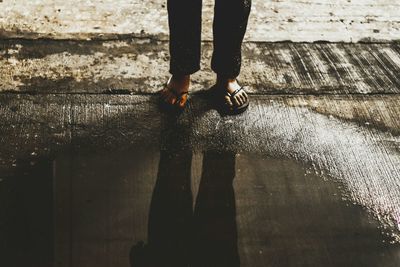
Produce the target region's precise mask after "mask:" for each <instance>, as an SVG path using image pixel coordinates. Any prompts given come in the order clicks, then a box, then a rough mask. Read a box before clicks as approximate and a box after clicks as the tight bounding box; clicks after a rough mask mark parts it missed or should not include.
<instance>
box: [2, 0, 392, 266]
mask: <svg viewBox="0 0 400 267" xmlns="http://www.w3.org/2000/svg"><path fill="white" fill-rule="evenodd" d="M253 3H254V4H253V12H252V16H251V22H250V28H249V31H248V33H247V36H246V42H245V43H244V44H243V59H244V64H243V70H242V73H241V75H240V77H239V80H240V81H241V82H242V83H243V84H246V85H248V90H249V93H250V95H251V100H252V102H251V105H250V108H249V110H248V111H247V112H245V113H244V114H242V115H239V116H236V117H235V116H222V115H220V114H219V113H218V112H217V111H216V110H215V109H214V107H213V106H212V105H211V104H210V101H209V99H207V96H206V95H205V94H204V92H205V91H206V89H207V88H209V87H210V86H211V85H212V83H213V79H214V78H213V75H212V73H211V70H210V68H209V63H210V57H211V52H212V43H211V42H210V41H211V32H210V30H211V19H212V1H205V5H204V20H203V22H204V27H203V39H204V43H203V58H202V71H200V72H198V73H196V74H195V75H194V76H193V78H194V79H193V87H192V91H191V95H190V100H189V104H188V107H187V109H186V110H185V112H184V113H183V114H181V115H179V116H175V115H172V114H168V113H165V112H162V111H161V110H159V108H158V96H157V95H155V92H157V91H158V90H159V89H161V87H162V85H163V84H164V82H165V81H166V79H167V78H168V75H169V74H168V60H169V55H168V36H167V31H168V29H167V27H166V15H167V14H166V7H165V2H164V1H159V0H154V1H148V2H139V1H108V0H107V1H106V0H104V1H81V0H79V1H78V0H74V1H45V0H35V1H29V2H26V1H19V0H17V1H7V0H3V1H1V0H0V38H1V37H2V38H11V39H2V40H0V265H3V264H5V265H6V266H7V267H14V266H15V267H20V266H24V267H27V266H28V267H29V266H32V267H34V266H35V267H37V266H43V267H45V266H49V267H50V266H58V267H61V266H65V267H66V266H74V267H86V266H87V267H92V266H96V267H103V266H104V267H114V266H129V265H131V266H132V267H140V266H138V265H135V264H133V263H132V262H131V264H129V260H131V261H132V255H129V250H130V249H131V248H132V246H135V245H136V246H139V247H140V244H141V243H140V242H145V243H146V245H148V243H147V242H148V236H147V230H148V225H149V221H150V218H149V217H150V214H151V211H149V208H150V203H151V199H152V198H154V191H156V190H155V189H154V186H155V184H157V181H158V179H159V174H160V173H162V174H166V175H167V176H168V175H169V176H170V177H169V178H173V177H175V176H176V175H175V174H178V176H179V175H181V174H182V173H191V175H190V177H187V178H188V179H189V178H190V179H192V183H191V184H190V187H191V189H192V192H193V195H192V197H193V200H194V199H195V196H196V194H200V195H201V193H200V192H201V189H200V188H201V186H200V185H201V182H200V180H201V179H202V177H203V176H204V172H206V173H207V172H208V173H210V172H211V173H212V172H213V171H214V172H215V171H216V170H217V169H219V170H221V169H222V170H224V169H225V168H215V167H212V166H211V167H210V166H208V165H207V161H205V160H204V158H206V155H210V151H211V152H212V151H214V152H215V151H218V153H222V155H224V156H223V157H221V159H220V157H218V156H217V157H216V158H214V160H221V162H222V163H224V162H225V164H227V163H229V162H231V163H232V162H234V164H235V165H234V175H235V180H234V183H233V187H232V188H233V189H232V192H231V193H232V194H235V197H234V199H233V202H234V203H228V205H225V207H226V208H231V210H230V211H229V210H228V213H229V212H234V214H235V217H234V221H232V222H230V223H232V224H234V225H235V226H236V227H234V228H235V229H234V230H235V231H237V234H238V238H237V240H236V241H235V242H234V243H235V244H233V245H234V246H237V249H238V252H239V254H240V262H241V266H242V267H264V266H279V267H281V266H299V265H302V266H332V267H333V266H360V267H361V266H362V267H366V266H384V267H389V266H390V267H392V266H393V267H394V266H399V264H400V258H399V255H400V253H399V251H400V247H399V244H400V119H399V118H400V92H399V91H400V77H399V75H398V73H399V71H400V46H399V44H398V43H396V42H391V41H393V40H398V39H399V38H398V36H399V31H400V27H399V23H400V19H399V15H398V12H397V10H398V7H400V6H399V5H400V3H397V2H396V1H387V0H379V1H370V0H357V1H342V0H340V1H334V2H332V1H326V0H318V1H292V0H291V1H289V0H282V1H271V2H265V1H261V0H254V2H253ZM42 37H44V38H48V39H45V40H42V39H41V40H37V38H42ZM15 38H22V39H15ZM54 39H68V40H54ZM87 39H97V40H87ZM99 39H103V40H99ZM110 39H113V40H110ZM282 40H292V41H305V42H314V41H318V40H325V41H345V42H357V41H361V43H350V44H348V43H325V42H315V43H292V42H277V43H269V42H266V41H282ZM377 41H382V42H380V43H378V42H377ZM171 151H172V152H173V153H172V152H171ZM186 151H189V154H190V155H191V156H190V157H185V156H187V155H186V154H185V153H186ZM214 152H212V153H214ZM174 153H177V154H178V156H179V154H180V153H183V155H184V156H181V158H183V159H185V160H183V161H182V162H180V161H173V160H172V161H171V162H172V163H173V162H175V163H176V162H177V163H176V164H177V165H175V166H174V167H173V168H171V169H172V170H174V172H172V171H171V169H170V168H167V169H165V166H164V169H163V167H162V166H163V165H162V164H161V163H160V161H161V159H162V158H163V155H164V157H166V158H171V157H172V159H173V156H174ZM212 153H211V154H212ZM232 153H233V154H232ZM189 154H188V155H189ZM227 155H230V156H232V155H234V158H229V157H228V156H227ZM214 157H215V155H214ZM211 162H212V161H211ZM180 163H182V164H181V165H179V164H180ZM208 164H209V163H208ZM228 165H229V164H228ZM167 166H168V165H167ZM180 167H183V168H180ZM231 167H232V166H231ZM157 168H158V169H157ZM221 175H222V176H223V175H224V173H223V171H222V172H221V173H216V174H215V176H216V177H218V178H220V177H221ZM216 181H217V180H216ZM189 182H190V181H189ZM186 183H187V181H185V184H183V185H180V184H176V185H175V186H177V187H176V188H175V189H174V188H173V187H171V188H172V189H173V190H175V191H173V190H172V191H171V192H169V194H167V195H168V196H175V195H177V196H179V195H180V194H182V193H185V192H186V191H185V190H187V184H186ZM199 184H200V185H199ZM214 186H215V185H214ZM171 188H170V189H171ZM185 188H186V189H185ZM229 188H230V187H229ZM222 193H223V192H222ZM225 193H226V192H225ZM220 195H221V194H220ZM218 199H219V198H218V197H216V198H215V200H216V201H217V202H218ZM189 204H190V205H192V204H193V203H189ZM211 204H212V203H211ZM225 204H226V203H225ZM215 206H216V205H213V204H212V207H215ZM174 207H175V205H172V206H169V207H168V206H166V207H165V210H166V211H167V212H168V211H171V212H172V210H173V208H174ZM224 212H227V211H226V210H225V211H224ZM172 217H173V218H175V219H177V220H178V221H179V220H180V219H181V218H180V217H179V216H172ZM228 224H229V222H228ZM211 226H213V225H210V228H212V227H211ZM222 226H223V227H224V229H226V228H227V226H229V225H227V224H222ZM216 233H226V232H224V231H216ZM200 251H201V249H200ZM21 255H23V256H21ZM136 256H137V255H136ZM205 258H207V257H205ZM133 259H135V257H133ZM219 267H223V266H219ZM229 267H232V266H229Z"/></svg>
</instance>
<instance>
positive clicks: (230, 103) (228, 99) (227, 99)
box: [225, 95, 233, 107]
mask: <svg viewBox="0 0 400 267" xmlns="http://www.w3.org/2000/svg"><path fill="white" fill-rule="evenodd" d="M225 103H226V104H227V105H228V106H229V107H232V106H233V103H232V101H231V98H230V97H229V96H227V95H226V96H225Z"/></svg>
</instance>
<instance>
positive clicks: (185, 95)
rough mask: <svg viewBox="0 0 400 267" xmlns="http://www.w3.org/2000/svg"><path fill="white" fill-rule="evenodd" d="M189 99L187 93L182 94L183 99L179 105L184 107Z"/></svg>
mask: <svg viewBox="0 0 400 267" xmlns="http://www.w3.org/2000/svg"><path fill="white" fill-rule="evenodd" d="M186 101H187V94H184V95H182V97H181V100H180V101H179V107H181V108H183V107H184V106H185V104H186Z"/></svg>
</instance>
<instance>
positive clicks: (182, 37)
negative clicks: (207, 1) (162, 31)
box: [167, 0, 202, 75]
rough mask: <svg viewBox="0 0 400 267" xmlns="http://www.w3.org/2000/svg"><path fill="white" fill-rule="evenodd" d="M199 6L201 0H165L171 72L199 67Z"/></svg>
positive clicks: (178, 72) (180, 71)
mask: <svg viewBox="0 0 400 267" xmlns="http://www.w3.org/2000/svg"><path fill="white" fill-rule="evenodd" d="M201 7H202V0H167V9H168V24H169V38H170V40H169V51H170V69H169V72H170V73H171V74H174V75H186V74H192V73H194V72H196V71H198V70H199V69H200V53H201Z"/></svg>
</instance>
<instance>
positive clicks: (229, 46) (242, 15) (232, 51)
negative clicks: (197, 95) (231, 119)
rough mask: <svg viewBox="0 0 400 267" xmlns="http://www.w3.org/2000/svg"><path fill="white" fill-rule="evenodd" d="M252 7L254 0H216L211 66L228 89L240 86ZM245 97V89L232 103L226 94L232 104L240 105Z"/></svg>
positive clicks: (219, 80) (220, 81) (218, 81)
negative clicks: (244, 39)
mask: <svg viewBox="0 0 400 267" xmlns="http://www.w3.org/2000/svg"><path fill="white" fill-rule="evenodd" d="M250 10H251V0H215V8H214V21H213V37H214V40H213V44H214V51H213V55H212V59H211V69H212V70H213V71H214V72H215V73H216V74H217V84H219V85H220V86H222V87H223V88H224V89H226V90H227V91H228V92H229V93H233V92H234V91H235V90H237V89H239V88H240V86H239V84H238V83H237V81H236V77H237V76H238V75H239V73H240V69H241V63H242V53H241V47H242V42H243V38H244V35H245V33H246V29H247V22H248V18H249V15H250ZM246 99H247V94H246V93H245V92H244V91H243V90H242V91H240V92H239V93H238V94H237V95H236V96H235V97H234V99H233V103H232V102H231V99H230V98H229V97H227V98H226V100H227V102H228V103H229V104H230V105H237V106H238V105H241V104H243V103H244V102H245V101H246Z"/></svg>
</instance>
